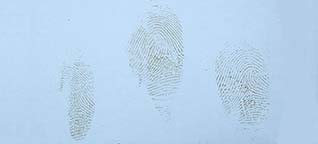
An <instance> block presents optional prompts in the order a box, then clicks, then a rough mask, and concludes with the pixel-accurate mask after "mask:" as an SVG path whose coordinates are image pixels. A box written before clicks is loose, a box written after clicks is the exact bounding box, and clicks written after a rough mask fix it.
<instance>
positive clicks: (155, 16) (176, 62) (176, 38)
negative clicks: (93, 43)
mask: <svg viewBox="0 0 318 144" xmlns="http://www.w3.org/2000/svg"><path fill="white" fill-rule="evenodd" d="M129 43H130V48H129V50H128V51H129V65H130V66H131V68H132V69H133V71H134V72H135V73H136V74H137V75H138V77H139V79H140V82H141V83H143V84H144V85H145V86H146V87H147V90H148V94H149V95H150V96H151V97H152V99H153V100H154V101H156V102H157V103H156V109H157V110H159V111H160V112H161V114H163V115H169V110H168V109H169V108H168V105H167V104H166V102H164V101H168V100H169V99H170V98H171V95H172V94H174V93H175V92H176V90H177V88H178V85H179V83H180V77H181V74H182V67H183V42H182V27H181V25H180V22H179V20H178V18H177V16H176V15H175V14H173V13H171V12H170V10H169V9H168V8H163V7H161V6H155V7H153V11H151V12H149V13H148V15H147V17H146V18H145V20H144V23H143V24H142V25H141V26H140V27H139V28H138V29H137V31H136V32H135V33H134V34H133V36H132V38H131V40H130V42H129Z"/></svg>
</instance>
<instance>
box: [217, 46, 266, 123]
mask: <svg viewBox="0 0 318 144" xmlns="http://www.w3.org/2000/svg"><path fill="white" fill-rule="evenodd" d="M216 74H217V77H216V83H217V86H218V91H219V95H220V98H221V100H222V103H223V106H224V108H225V111H226V112H227V113H228V114H229V115H230V116H232V118H234V119H236V120H238V122H239V123H240V124H241V125H242V126H243V127H244V128H248V127H251V126H256V125H258V124H261V123H262V122H263V121H264V120H265V119H266V117H267V113H268V110H269V108H268V107H269V96H268V92H269V76H268V73H267V70H266V64H265V60H264V56H263V54H262V53H261V51H260V50H258V49H256V48H251V47H248V48H245V49H243V48H236V49H235V48H234V49H226V50H223V51H222V52H221V53H220V55H219V57H218V59H217V62H216Z"/></svg>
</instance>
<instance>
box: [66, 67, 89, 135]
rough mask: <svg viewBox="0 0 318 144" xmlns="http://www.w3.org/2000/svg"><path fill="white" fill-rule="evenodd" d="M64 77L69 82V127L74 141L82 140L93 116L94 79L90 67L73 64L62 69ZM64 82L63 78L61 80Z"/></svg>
mask: <svg viewBox="0 0 318 144" xmlns="http://www.w3.org/2000/svg"><path fill="white" fill-rule="evenodd" d="M66 70H67V71H66ZM66 72H67V75H66V74H63V77H64V76H67V79H68V80H69V81H68V82H69V83H68V85H69V88H70V94H69V111H68V116H69V125H70V133H71V136H72V138H73V139H74V140H77V141H78V140H82V139H84V138H85V136H86V135H87V132H88V130H89V129H90V126H91V122H92V118H93V116H94V108H95V103H94V77H93V73H92V72H91V71H90V66H89V65H86V64H84V63H83V62H75V63H74V64H73V65H72V66H70V67H67V69H66V68H65V69H64V73H66ZM62 79H63V81H65V78H62Z"/></svg>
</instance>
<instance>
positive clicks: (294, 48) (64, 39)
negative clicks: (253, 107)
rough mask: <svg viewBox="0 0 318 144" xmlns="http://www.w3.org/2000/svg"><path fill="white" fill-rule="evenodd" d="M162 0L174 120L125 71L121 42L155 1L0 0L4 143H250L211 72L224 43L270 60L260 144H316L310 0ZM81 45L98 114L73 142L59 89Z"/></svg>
mask: <svg viewBox="0 0 318 144" xmlns="http://www.w3.org/2000/svg"><path fill="white" fill-rule="evenodd" d="M159 3H163V4H166V5H168V6H169V7H170V8H171V9H172V10H173V12H174V13H175V14H176V15H177V16H178V17H179V18H180V20H181V23H182V26H183V32H184V35H183V36H184V50H185V61H184V73H183V78H182V84H181V86H180V88H179V90H178V93H177V95H176V96H175V97H176V98H175V99H176V100H175V101H174V107H175V110H174V112H175V116H174V118H175V120H174V122H172V123H166V122H164V121H163V120H162V119H161V117H160V116H159V115H158V114H157V113H156V112H154V110H153V105H152V103H151V101H150V99H149V97H148V95H147V93H146V89H145V88H144V87H143V86H140V85H139V84H138V83H139V80H138V78H137V77H136V76H135V74H134V73H133V72H132V70H131V69H130V67H129V65H128V56H127V55H128V54H127V50H128V46H129V45H128V41H129V40H130V38H131V34H132V33H133V32H134V31H135V30H136V28H137V27H138V26H139V25H140V23H141V20H142V19H143V17H144V15H145V12H147V10H149V7H150V6H151V2H149V1H146V0H135V1H128V0H127V1H125V0H116V1H115V0H114V1H103V0H90V1H88V0H54V1H53V0H52V1H42V0H29V1H22V0H2V1H0V50H1V51H0V66H1V71H0V79H1V80H0V114H1V119H0V127H1V128H0V143H6V144H22V143H23V144H43V143H45V144H70V143H87V144H88V143H94V144H118V143H120V144H199V143H201V144H210V143H211V144H212V143H218V144H232V143H233V144H234V143H235V144H238V143H244V144H246V142H245V140H244V139H245V137H246V136H245V135H244V134H242V133H240V132H238V131H237V130H236V129H233V126H232V123H231V122H230V121H229V120H228V119H227V117H226V116H225V114H224V111H223V107H222V105H221V102H220V99H219V96H218V92H217V88H216V84H215V72H214V68H215V60H216V57H217V55H218V53H219V51H220V50H222V49H223V48H224V44H225V43H240V42H248V43H249V44H251V45H252V46H253V47H256V48H260V49H264V50H266V51H267V53H268V56H269V62H268V63H269V66H270V73H271V87H272V88H271V97H272V111H271V116H270V118H269V120H268V121H267V122H266V129H265V131H264V134H261V135H262V136H261V137H262V139H264V140H260V143H267V141H270V143H276V144H300V143H303V144H318V136H317V133H318V111H317V110H318V92H317V86H318V85H317V84H318V78H317V75H318V73H317V72H318V63H317V61H318V59H317V56H318V50H317V49H318V48H317V46H318V44H317V41H318V39H317V37H318V34H317V33H318V30H317V24H318V22H317V18H318V17H317V13H318V12H317V8H318V7H317V2H316V1H315V0H302V1H297V0H257V1H255V0H209V1H208V0H201V1H184V0H171V1H170V0H165V1H159ZM78 50H82V52H81V53H83V59H84V60H85V62H87V63H89V64H90V65H91V66H92V69H93V71H94V73H95V83H96V87H95V89H96V91H95V99H96V110H95V117H94V120H93V123H92V128H91V129H90V132H89V134H88V136H87V137H86V138H85V140H83V141H80V142H75V141H74V140H72V138H71V137H70V135H69V128H68V121H67V97H66V96H65V95H63V94H61V93H60V92H59V90H58V89H59V85H60V72H61V69H62V66H63V63H68V62H70V61H72V60H73V59H74V57H76V55H77V53H78ZM251 143H253V142H251ZM255 143H256V142H255Z"/></svg>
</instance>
